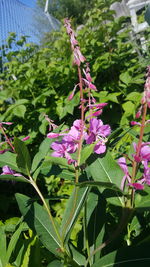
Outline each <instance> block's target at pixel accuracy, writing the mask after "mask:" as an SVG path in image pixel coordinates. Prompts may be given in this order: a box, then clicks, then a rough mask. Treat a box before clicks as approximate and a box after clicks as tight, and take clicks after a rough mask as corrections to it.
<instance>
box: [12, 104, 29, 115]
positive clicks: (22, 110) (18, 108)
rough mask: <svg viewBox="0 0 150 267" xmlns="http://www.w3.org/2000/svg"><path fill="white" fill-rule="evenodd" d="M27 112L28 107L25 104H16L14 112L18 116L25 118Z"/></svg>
mask: <svg viewBox="0 0 150 267" xmlns="http://www.w3.org/2000/svg"><path fill="white" fill-rule="evenodd" d="M25 112H26V107H25V106H24V105H19V106H16V107H15V108H14V109H13V114H14V115H15V116H17V117H22V118H24V115H25Z"/></svg>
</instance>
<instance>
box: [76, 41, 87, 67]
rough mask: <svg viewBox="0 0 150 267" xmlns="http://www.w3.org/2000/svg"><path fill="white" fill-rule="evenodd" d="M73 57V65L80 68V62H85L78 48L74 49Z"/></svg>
mask: <svg viewBox="0 0 150 267" xmlns="http://www.w3.org/2000/svg"><path fill="white" fill-rule="evenodd" d="M73 55H74V63H75V64H76V65H78V66H80V64H81V62H82V63H83V62H85V60H86V58H85V57H84V56H83V55H82V53H81V51H80V47H79V46H76V47H75V48H74V51H73Z"/></svg>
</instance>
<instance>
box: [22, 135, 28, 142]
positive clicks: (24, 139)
mask: <svg viewBox="0 0 150 267" xmlns="http://www.w3.org/2000/svg"><path fill="white" fill-rule="evenodd" d="M29 138H30V136H29V135H28V136H26V137H24V138H22V139H21V140H22V141H26V140H28V139H29Z"/></svg>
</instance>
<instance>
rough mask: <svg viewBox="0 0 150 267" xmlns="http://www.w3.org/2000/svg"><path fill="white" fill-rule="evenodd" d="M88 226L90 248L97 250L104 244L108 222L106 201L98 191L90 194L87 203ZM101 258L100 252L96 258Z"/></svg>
mask: <svg viewBox="0 0 150 267" xmlns="http://www.w3.org/2000/svg"><path fill="white" fill-rule="evenodd" d="M85 210H86V225H87V227H86V228H87V229H86V232H87V237H88V242H89V246H90V247H91V248H92V249H96V248H97V247H98V246H99V244H101V243H103V237H104V233H105V231H104V227H105V222H106V201H105V199H104V198H103V197H102V195H101V194H100V192H99V191H98V190H94V191H93V192H90V193H89V196H88V200H87V203H86V209H85ZM96 257H98V258H100V252H99V253H96V255H95V256H94V257H93V260H94V258H96Z"/></svg>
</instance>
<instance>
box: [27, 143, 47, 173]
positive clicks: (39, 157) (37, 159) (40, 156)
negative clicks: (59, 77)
mask: <svg viewBox="0 0 150 267" xmlns="http://www.w3.org/2000/svg"><path fill="white" fill-rule="evenodd" d="M51 143H52V140H51V139H50V138H46V139H45V140H44V141H43V142H42V143H41V144H40V147H39V151H38V153H37V154H36V155H35V156H34V158H33V162H32V168H31V170H32V172H34V171H35V170H36V168H37V167H38V165H39V164H40V162H41V160H42V159H43V158H44V157H45V156H46V154H47V153H48V151H49V148H50V144H51Z"/></svg>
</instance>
